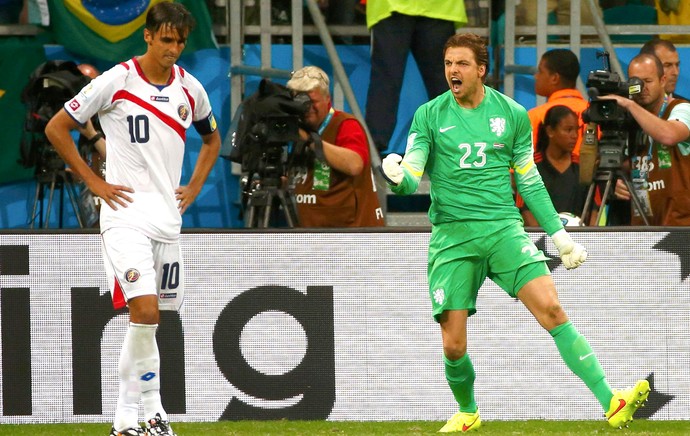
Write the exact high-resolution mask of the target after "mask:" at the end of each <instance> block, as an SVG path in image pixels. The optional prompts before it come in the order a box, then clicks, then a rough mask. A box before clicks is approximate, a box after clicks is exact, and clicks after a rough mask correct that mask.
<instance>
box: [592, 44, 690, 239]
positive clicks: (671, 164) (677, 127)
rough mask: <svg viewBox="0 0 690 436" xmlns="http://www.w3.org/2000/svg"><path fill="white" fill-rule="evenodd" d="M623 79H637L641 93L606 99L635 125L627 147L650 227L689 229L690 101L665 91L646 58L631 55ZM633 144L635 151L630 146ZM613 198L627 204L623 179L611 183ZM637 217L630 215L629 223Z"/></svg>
mask: <svg viewBox="0 0 690 436" xmlns="http://www.w3.org/2000/svg"><path fill="white" fill-rule="evenodd" d="M628 77H630V78H633V77H637V78H639V79H641V80H642V82H643V83H644V87H643V90H642V92H641V93H639V94H637V95H635V96H634V97H633V98H632V99H627V98H625V97H622V96H619V95H606V96H601V97H599V98H600V99H610V100H615V101H616V102H617V104H618V105H619V106H620V107H621V108H623V109H625V110H626V111H628V113H629V114H630V115H631V116H632V117H633V118H634V119H635V121H636V122H637V123H638V125H639V127H640V129H641V132H640V134H639V135H638V140H636V141H635V144H631V151H630V154H631V181H632V186H633V189H634V190H635V193H636V194H637V197H638V198H639V200H640V202H641V203H642V206H643V207H642V209H643V210H644V212H645V214H646V215H647V217H648V221H649V224H650V225H655V226H688V225H690V142H688V141H689V139H690V102H688V101H687V100H683V99H678V98H673V97H671V96H669V95H667V94H666V93H665V91H664V86H665V84H666V76H664V67H663V65H662V64H661V61H660V60H659V59H658V58H657V57H656V56H654V55H651V54H639V55H637V56H635V57H634V58H633V59H632V60H631V61H630V65H629V67H628ZM632 145H634V147H632ZM615 196H616V198H618V199H621V200H630V198H631V195H630V192H629V190H628V189H627V187H626V186H625V184H624V183H623V181H622V180H620V179H619V180H618V181H617V182H616V189H615ZM642 223H643V220H642V217H641V216H640V214H639V212H638V211H637V210H635V209H633V210H632V219H631V224H633V225H640V224H642Z"/></svg>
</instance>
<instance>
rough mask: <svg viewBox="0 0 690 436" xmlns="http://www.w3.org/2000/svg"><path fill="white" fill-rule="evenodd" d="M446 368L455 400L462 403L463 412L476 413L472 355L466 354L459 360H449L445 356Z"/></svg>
mask: <svg viewBox="0 0 690 436" xmlns="http://www.w3.org/2000/svg"><path fill="white" fill-rule="evenodd" d="M443 363H444V364H445V368H446V380H448V386H450V390H451V392H453V396H454V397H455V401H457V402H458V404H459V405H460V411H461V412H467V413H474V412H476V411H477V403H476V402H475V401H474V379H475V374H474V366H472V361H471V360H470V356H469V355H468V354H465V355H464V356H462V357H461V358H460V359H458V360H448V358H447V357H446V356H443Z"/></svg>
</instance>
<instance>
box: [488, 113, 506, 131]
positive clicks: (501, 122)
mask: <svg viewBox="0 0 690 436" xmlns="http://www.w3.org/2000/svg"><path fill="white" fill-rule="evenodd" d="M489 125H490V126H491V131H492V132H494V133H495V134H496V136H501V135H503V132H505V131H506V119H505V118H502V117H495V118H489Z"/></svg>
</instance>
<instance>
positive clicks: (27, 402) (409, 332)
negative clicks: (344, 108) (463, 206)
mask: <svg viewBox="0 0 690 436" xmlns="http://www.w3.org/2000/svg"><path fill="white" fill-rule="evenodd" d="M389 230H390V229H389ZM661 230H666V229H661ZM530 235H531V237H532V238H533V240H534V241H535V243H536V244H537V246H538V247H539V248H540V249H542V250H544V251H545V253H546V254H547V255H548V256H550V257H552V258H553V260H552V261H551V262H550V267H551V269H552V274H553V277H554V280H555V282H556V285H557V287H558V289H559V294H560V298H561V302H562V304H563V306H564V307H565V308H566V310H567V312H568V314H569V316H570V318H571V320H572V321H573V322H574V323H575V325H576V326H577V327H578V328H579V330H580V331H581V332H582V333H583V334H584V335H585V336H586V337H587V338H588V339H589V342H590V343H591V345H592V347H593V349H594V350H595V351H596V353H597V355H598V356H599V359H600V360H601V363H602V365H603V367H604V369H605V370H606V373H607V374H608V379H609V381H610V383H611V385H612V386H613V387H625V386H629V385H631V384H633V383H634V382H635V380H637V379H640V378H647V379H649V380H650V382H651V384H652V386H653V389H654V391H653V392H652V394H651V395H650V397H649V398H650V400H649V403H648V406H647V407H646V408H643V409H641V410H640V413H639V415H638V416H639V417H649V418H651V419H659V420H675V419H689V418H690V416H689V412H688V411H689V410H690V371H688V368H689V367H690V333H688V331H690V292H688V276H689V275H690V244H688V241H689V240H690V232H689V231H688V230H671V231H660V229H656V230H655V231H644V230H639V231H633V230H631V231H611V230H606V229H604V230H603V231H599V229H596V230H593V231H579V232H573V236H574V238H575V239H576V240H577V241H578V242H581V243H583V244H584V245H585V246H586V247H587V248H588V250H589V259H588V260H587V263H586V264H585V265H584V266H582V267H581V268H578V269H576V270H573V271H566V270H565V268H564V267H563V266H562V265H561V264H560V260H559V259H558V256H557V252H556V249H555V247H554V246H553V244H552V243H551V241H550V239H549V238H547V237H546V236H545V235H544V234H543V233H540V232H533V233H530ZM428 240H429V233H428V231H425V230H424V231H419V230H414V231H404V230H402V231H396V230H395V229H393V230H392V231H382V232H371V233H361V232H301V231H272V230H271V231H230V232H226V231H208V232H204V231H198V230H196V231H193V232H186V233H184V234H183V235H182V247H183V254H184V261H185V264H186V272H187V275H186V280H185V283H186V297H185V304H184V306H183V308H182V310H181V311H180V313H179V314H176V313H165V314H164V315H163V320H162V323H161V327H160V328H159V331H158V339H159V347H160V351H161V354H162V368H161V378H162V391H163V397H164V403H165V405H166V407H167V410H168V412H169V413H170V414H171V419H172V420H173V421H216V420H236V419H278V418H287V419H318V420H321V419H328V420H333V421H339V420H364V421H367V420H372V421H379V420H382V421H385V420H439V421H440V420H445V419H447V418H448V417H449V416H450V415H451V414H452V413H453V412H454V411H455V410H457V409H456V406H455V402H454V400H453V397H452V395H451V393H450V391H449V389H448V387H447V385H446V381H445V376H444V372H443V363H442V354H441V352H442V351H441V338H440V331H439V327H438V325H437V324H436V323H435V322H434V321H433V319H432V318H431V315H430V303H429V297H428V289H427V280H426V249H427V244H428ZM173 270H174V268H171V269H170V273H171V275H170V277H169V280H168V284H169V285H170V287H172V288H174V286H175V280H174V277H173V275H172V274H173V272H174V271H173ZM0 273H1V275H0V288H1V289H0V307H1V311H0V328H1V330H2V331H1V333H2V334H1V338H0V339H1V342H2V347H1V357H0V359H1V363H2V374H1V377H2V380H1V384H2V404H1V409H0V423H48V422H109V421H110V420H111V419H112V413H113V410H114V409H115V402H116V392H117V388H116V384H117V378H116V368H117V361H118V354H119V348H120V343H121V341H122V337H123V335H124V331H125V328H126V325H127V314H126V312H115V311H113V309H112V306H111V302H110V296H109V294H108V292H107V285H106V278H105V275H104V271H103V266H102V256H101V250H100V237H99V235H97V234H94V233H80V232H74V233H65V232H60V233H58V232H50V233H35V232H34V233H28V232H27V233H17V232H13V233H8V232H4V233H0ZM469 333H470V339H469V346H468V348H469V353H470V356H471V357H472V361H473V362H474V365H475V368H476V372H477V382H476V396H477V402H478V404H479V407H480V410H481V412H482V418H484V419H486V420H519V419H560V420H593V419H602V410H601V407H600V406H599V404H598V403H597V402H596V400H595V399H594V397H593V396H592V395H591V394H590V393H589V391H588V390H587V388H586V387H585V386H584V384H583V383H582V382H581V381H580V380H579V379H577V378H576V377H575V376H574V375H573V374H572V373H571V372H570V371H569V370H568V369H567V368H566V366H565V365H564V364H563V363H562V361H561V359H560V357H559V355H558V352H557V350H556V347H555V345H554V343H553V341H552V339H551V337H550V336H549V334H548V333H547V332H545V331H543V330H542V329H541V328H540V327H539V325H538V324H537V322H536V321H535V320H534V319H533V318H532V316H531V315H530V314H529V313H528V311H527V310H526V309H525V308H524V307H523V306H522V304H521V303H519V302H517V301H516V300H514V299H512V298H510V297H509V296H507V295H506V294H505V293H504V292H503V291H502V290H500V288H498V287H497V286H496V285H495V284H493V283H491V282H489V281H487V283H486V284H485V285H484V287H483V288H482V289H481V290H480V296H479V301H478V313H477V315H475V316H473V317H472V318H470V322H469Z"/></svg>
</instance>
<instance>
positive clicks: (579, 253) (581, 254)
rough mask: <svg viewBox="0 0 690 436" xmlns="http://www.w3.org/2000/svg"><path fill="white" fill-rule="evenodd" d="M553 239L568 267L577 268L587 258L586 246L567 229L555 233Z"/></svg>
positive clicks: (564, 263)
mask: <svg viewBox="0 0 690 436" xmlns="http://www.w3.org/2000/svg"><path fill="white" fill-rule="evenodd" d="M551 239H553V244H554V245H555V246H556V248H557V249H558V255H559V256H560V257H561V261H562V262H563V265H564V266H565V268H566V269H573V268H577V267H578V266H580V265H582V264H583V263H584V262H585V260H587V250H586V249H585V247H583V246H582V245H581V244H578V243H577V242H575V241H573V239H572V238H571V237H570V235H569V234H568V232H566V231H565V229H561V230H559V231H557V232H556V233H554V234H553V235H552V236H551Z"/></svg>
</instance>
